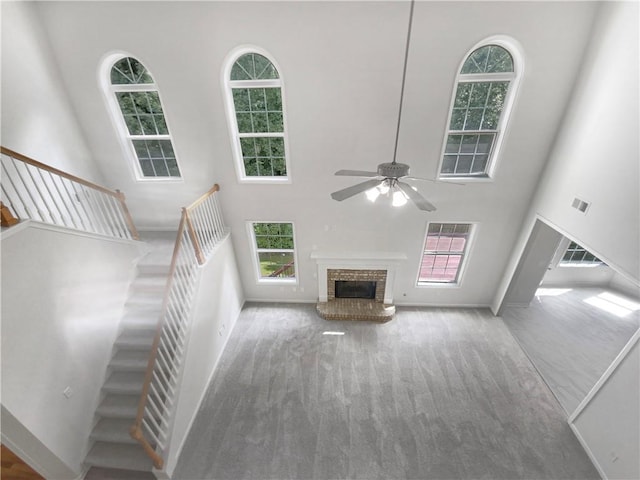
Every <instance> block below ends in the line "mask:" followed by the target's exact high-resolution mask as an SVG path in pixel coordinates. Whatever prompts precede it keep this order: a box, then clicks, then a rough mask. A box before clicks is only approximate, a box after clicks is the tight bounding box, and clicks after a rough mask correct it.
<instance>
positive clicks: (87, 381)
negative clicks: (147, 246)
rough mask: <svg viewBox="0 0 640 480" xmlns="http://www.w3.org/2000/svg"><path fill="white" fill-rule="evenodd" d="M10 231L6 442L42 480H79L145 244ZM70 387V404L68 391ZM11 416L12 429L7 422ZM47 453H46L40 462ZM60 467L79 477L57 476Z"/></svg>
mask: <svg viewBox="0 0 640 480" xmlns="http://www.w3.org/2000/svg"><path fill="white" fill-rule="evenodd" d="M13 228H18V227H13ZM20 228H22V227H20ZM6 233H8V232H3V238H2V397H1V399H0V401H1V403H2V412H3V418H2V419H3V423H2V438H3V440H5V439H7V440H8V442H9V443H10V444H11V445H12V446H13V447H15V448H16V449H18V450H19V452H21V454H22V455H23V456H24V458H25V460H28V459H29V458H32V459H34V460H35V461H37V462H38V463H39V465H38V469H39V471H41V473H42V474H43V475H44V476H45V478H47V479H61V480H68V479H69V478H74V477H75V476H77V475H79V474H80V473H81V468H82V462H83V460H84V457H85V454H86V449H87V446H88V439H89V434H90V432H91V428H92V426H93V422H94V413H95V409H96V406H97V403H98V399H99V394H100V388H101V387H102V384H103V381H104V375H105V370H106V367H107V363H108V361H109V357H110V354H111V348H112V346H113V341H114V339H115V337H116V333H117V328H118V323H119V321H120V318H121V316H122V311H123V307H124V302H125V299H126V296H127V292H128V287H129V284H130V283H131V279H132V278H133V275H134V264H135V261H136V259H137V258H138V257H139V256H140V255H141V253H142V251H143V250H142V246H143V244H141V243H139V242H132V241H121V240H110V239H105V238H100V237H97V236H91V235H86V234H77V233H70V232H68V231H64V230H62V229H58V228H57V227H50V226H47V225H43V224H37V223H35V222H29V224H28V225H27V226H26V227H24V228H22V229H21V230H19V231H17V233H14V234H11V235H10V236H7V235H6ZM67 388H70V396H69V398H67V397H66V396H65V394H64V393H63V392H64V391H65V390H66V389H67ZM5 413H7V414H9V415H5ZM5 417H6V418H11V419H13V420H15V422H7V423H5V422H4V420H5ZM45 449H46V450H48V451H49V452H50V455H49V454H47V455H44V456H43V455H42V454H41V453H42V452H43V451H46V450H45ZM18 450H16V451H18ZM34 467H35V465H34ZM64 468H66V469H67V470H68V471H69V472H73V474H74V476H73V477H69V476H60V471H61V469H64ZM43 470H44V471H43Z"/></svg>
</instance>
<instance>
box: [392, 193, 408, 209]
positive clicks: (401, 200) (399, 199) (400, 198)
mask: <svg viewBox="0 0 640 480" xmlns="http://www.w3.org/2000/svg"><path fill="white" fill-rule="evenodd" d="M406 203H407V196H406V195H405V194H404V192H402V191H400V190H396V191H395V192H393V200H392V201H391V205H393V206H394V207H402V206H403V205H406Z"/></svg>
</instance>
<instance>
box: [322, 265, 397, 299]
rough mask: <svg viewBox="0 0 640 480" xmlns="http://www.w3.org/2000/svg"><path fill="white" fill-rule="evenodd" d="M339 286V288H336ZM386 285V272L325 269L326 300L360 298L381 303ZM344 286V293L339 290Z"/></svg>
mask: <svg viewBox="0 0 640 480" xmlns="http://www.w3.org/2000/svg"><path fill="white" fill-rule="evenodd" d="M338 285H340V286H338ZM386 285H387V271H386V270H364V269H362V270H351V269H345V268H329V269H327V300H328V301H331V300H335V299H336V298H361V299H369V301H372V302H378V303H383V302H384V298H385V289H386ZM345 286H346V292H345V293H343V291H342V290H341V289H344V288H345Z"/></svg>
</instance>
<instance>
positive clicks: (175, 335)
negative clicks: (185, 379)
mask: <svg viewBox="0 0 640 480" xmlns="http://www.w3.org/2000/svg"><path fill="white" fill-rule="evenodd" d="M218 190H219V187H218V185H217V184H216V185H214V186H213V188H212V189H211V190H209V191H208V192H207V193H206V194H204V195H203V196H202V197H200V198H199V199H198V200H196V201H195V202H194V203H193V204H191V205H190V206H189V207H187V208H183V209H182V218H181V220H180V226H179V227H178V235H177V238H176V244H175V247H174V250H173V257H172V259H171V267H170V270H169V279H168V281H167V287H166V290H165V296H164V301H163V306H162V314H161V315H160V318H159V320H158V327H157V329H156V335H155V337H154V340H153V345H152V348H151V354H150V357H149V362H148V364H147V371H146V373H145V379H144V386H143V388H142V394H141V396H140V402H139V403H138V413H137V416H136V420H135V422H134V424H133V425H132V426H131V429H130V433H131V436H132V437H133V438H134V439H136V440H137V441H138V442H139V443H140V444H141V445H142V447H143V448H144V450H145V451H146V452H147V454H148V455H149V457H151V459H152V460H153V464H154V466H155V467H156V468H162V466H163V465H164V458H163V454H164V452H165V450H166V447H167V442H168V440H169V435H170V431H171V425H172V423H171V422H172V415H173V411H174V408H173V407H174V402H175V399H176V391H177V389H178V382H179V376H180V371H181V366H182V361H183V359H184V354H185V345H186V341H187V338H188V330H189V320H190V314H191V301H192V299H193V295H194V292H195V286H196V280H197V275H198V265H199V264H203V263H205V261H206V260H207V258H208V256H209V255H210V254H211V252H212V251H213V248H214V247H215V246H216V245H217V244H218V243H219V242H220V241H221V240H222V238H223V237H224V235H226V233H227V229H226V227H225V225H224V222H223V219H222V214H221V212H220V207H219V205H218V198H217V195H216V192H217V191H218Z"/></svg>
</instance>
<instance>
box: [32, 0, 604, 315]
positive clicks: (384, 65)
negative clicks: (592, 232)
mask: <svg viewBox="0 0 640 480" xmlns="http://www.w3.org/2000/svg"><path fill="white" fill-rule="evenodd" d="M38 6H39V8H40V9H41V11H42V13H43V15H42V18H43V20H44V22H45V29H46V32H47V34H48V36H49V38H50V41H51V45H52V48H53V50H54V51H55V54H56V58H57V61H58V62H59V64H60V67H61V70H62V71H63V72H64V73H63V75H64V79H65V83H66V84H67V86H68V87H69V88H68V90H69V92H70V96H71V97H72V102H73V104H74V106H75V108H76V110H77V112H78V116H79V117H80V118H81V119H82V124H83V125H84V126H85V128H86V131H87V139H88V142H89V144H90V145H91V149H92V151H93V152H94V154H95V155H96V159H97V161H99V162H100V163H101V165H104V166H105V175H108V176H109V182H110V183H111V184H113V185H114V186H117V187H119V188H121V189H122V190H123V191H125V193H127V198H128V203H129V205H130V207H131V210H132V214H133V217H134V219H135V220H136V222H137V223H138V224H139V225H140V226H141V227H145V226H154V225H176V224H177V221H178V216H179V208H178V207H179V206H183V205H186V204H188V203H190V202H191V201H192V200H193V199H194V198H196V197H197V196H199V195H200V194H201V193H202V192H204V191H205V190H207V189H208V188H209V187H210V186H211V184H212V183H214V182H218V183H220V185H221V191H220V195H221V200H222V208H223V213H224V215H225V219H226V220H227V222H228V224H229V226H230V227H231V231H232V232H233V243H234V248H235V250H236V252H237V254H238V268H239V271H240V277H241V279H242V282H243V287H244V290H245V293H246V295H247V298H252V299H259V300H266V301H275V300H288V301H306V302H313V301H316V300H317V298H318V285H317V279H316V278H315V275H316V265H315V261H313V260H312V259H310V254H311V252H313V251H314V250H318V251H328V252H331V251H341V252H342V251H346V252H349V251H352V252H360V251H384V252H400V253H402V254H405V255H407V261H406V262H403V263H402V264H401V265H400V266H399V268H398V275H397V281H396V284H395V286H394V287H395V291H394V298H395V299H397V302H398V303H405V304H421V305H488V304H489V303H490V302H491V300H492V298H493V296H494V294H495V290H496V287H497V285H498V283H499V281H500V279H501V276H502V273H503V271H504V268H505V265H506V262H507V255H508V252H510V251H511V250H512V248H513V244H514V241H515V239H516V238H517V236H518V233H519V231H520V228H521V222H522V218H523V215H525V213H526V212H527V210H528V208H529V206H530V200H531V198H532V196H533V194H534V191H535V188H536V185H537V181H538V178H539V175H540V173H541V171H542V169H543V167H544V163H545V161H546V159H547V155H548V152H549V149H550V146H551V143H552V140H553V138H554V136H555V134H556V132H557V130H558V126H559V122H560V120H561V117H562V113H563V111H564V108H565V105H566V102H567V100H568V98H569V95H570V93H571V89H572V87H573V83H574V79H575V76H576V72H577V70H578V68H579V66H580V60H581V58H582V55H583V50H584V47H585V45H586V43H587V40H588V38H589V34H590V27H591V24H592V20H593V17H594V14H595V11H596V7H597V5H596V3H595V2H475V1H471V2H427V1H424V2H417V3H416V7H415V17H414V22H415V23H414V27H415V28H414V29H413V33H412V35H413V39H412V44H411V51H410V56H409V64H408V71H407V88H406V91H405V92H406V97H405V104H404V108H403V119H402V126H401V134H400V141H399V146H398V158H397V160H398V161H400V162H405V163H408V164H410V165H411V173H412V174H413V175H416V176H421V177H427V178H433V177H434V175H435V174H436V171H437V168H438V163H439V157H440V150H441V147H442V142H443V138H444V132H445V130H446V123H447V115H448V111H449V104H450V100H451V96H452V91H453V88H454V81H455V76H456V71H457V70H458V68H459V67H460V63H461V61H462V59H463V57H464V56H465V55H466V54H467V53H468V51H469V49H471V48H472V47H473V46H474V45H475V44H476V43H477V42H478V41H480V40H482V39H485V38H487V37H490V36H492V35H496V34H503V35H509V36H511V37H513V38H514V39H515V40H516V41H517V42H518V43H519V44H520V45H521V46H522V50H523V52H524V60H525V73H524V77H523V79H522V82H521V84H520V90H519V94H518V96H517V98H516V102H515V108H514V111H513V116H512V118H511V122H510V125H509V131H508V132H507V135H506V137H505V143H504V144H503V148H502V150H501V152H502V153H501V159H500V163H499V166H498V168H497V170H496V176H495V178H494V180H493V181H490V182H474V183H471V182H470V183H469V184H468V185H467V186H465V187H464V188H462V187H456V186H452V185H447V184H443V183H442V182H438V183H428V182H421V183H416V185H417V187H418V188H419V189H420V191H421V192H422V193H423V194H424V195H425V196H426V197H427V198H428V199H429V200H431V201H432V202H433V203H434V204H435V205H436V206H437V207H438V210H437V211H436V212H434V213H429V214H427V213H425V212H421V211H419V210H417V209H416V208H415V207H413V206H412V205H407V206H406V207H405V208H402V209H395V208H391V207H389V206H384V205H378V204H376V205H372V204H370V203H369V202H368V201H367V200H366V199H364V196H363V195H360V196H358V197H354V198H351V199H349V200H346V201H344V202H336V201H334V200H332V199H331V198H330V196H329V195H330V193H331V192H332V191H335V190H338V189H341V188H344V187H346V186H347V185H350V184H351V183H352V182H355V181H357V179H348V178H345V177H336V176H334V172H335V171H337V170H339V169H344V168H350V169H360V170H372V169H375V168H376V165H377V164H379V163H381V162H389V161H391V156H392V155H393V150H394V148H393V147H394V140H395V133H396V123H397V113H398V101H399V97H400V83H401V78H402V67H403V59H404V48H405V40H406V33H407V30H406V29H407V20H408V13H409V3H408V2H398V1H373V2H348V1H337V2H322V1H317V2H316V1H312V2H276V1H265V2H236V1H220V2H39V5H38ZM451 25H455V28H451ZM158 32H163V34H162V35H158ZM247 44H249V45H257V46H259V47H261V48H263V49H265V50H266V51H268V52H269V53H270V54H271V55H272V56H273V58H274V59H275V60H276V61H277V62H278V64H279V66H280V67H281V72H280V73H281V76H282V78H283V82H284V93H285V98H286V107H287V112H286V113H287V119H288V127H289V132H288V133H289V144H290V147H291V148H290V159H291V174H292V183H291V184H288V185H250V184H238V182H237V178H236V172H235V170H234V162H233V160H232V156H231V142H230V137H229V132H228V126H227V120H226V117H225V109H224V103H223V91H222V86H221V75H222V69H223V66H224V63H223V62H224V59H225V58H226V56H227V55H228V53H229V52H230V51H231V50H233V49H234V48H236V47H238V46H239V45H247ZM114 50H119V51H126V52H130V53H131V54H133V55H136V56H138V57H139V58H140V59H141V60H142V61H143V62H145V64H146V65H147V66H148V67H149V69H150V70H151V71H152V73H153V75H154V77H155V79H156V81H157V84H158V86H159V88H160V91H161V95H162V101H163V105H164V109H165V113H166V116H167V119H168V122H169V128H170V129H171V132H172V135H173V138H174V141H175V142H174V143H175V147H176V151H177V153H178V155H179V159H180V165H181V167H182V173H183V181H182V182H175V183H166V182H165V183H160V184H158V183H155V182H136V181H135V180H134V178H133V175H132V174H131V168H130V166H129V164H128V161H127V160H126V159H125V158H123V156H122V148H121V145H120V142H119V141H118V137H117V136H116V134H115V131H114V128H113V125H112V122H111V120H110V118H109V115H108V112H107V110H106V108H105V102H104V98H103V94H102V92H101V91H100V89H99V87H98V79H97V74H98V68H99V65H100V61H101V59H102V58H103V57H104V55H105V54H107V53H108V52H111V51H114ZM550 85H552V86H553V88H550ZM541 106H544V107H543V108H542V107H541ZM532 132H535V134H532ZM248 220H257V221H293V222H294V223H295V229H296V242H297V247H298V256H297V258H298V265H297V266H298V273H299V283H298V285H296V286H295V289H294V287H293V286H281V285H278V286H268V285H264V284H258V283H257V282H256V280H255V272H254V266H253V264H252V262H253V257H252V255H251V247H250V244H249V238H248V235H247V233H246V227H245V222H246V221H248ZM428 221H436V222H437V221H442V222H477V223H478V229H477V235H476V239H475V241H474V242H473V246H472V250H471V253H470V255H469V257H468V258H469V263H468V264H467V267H466V269H465V274H464V277H463V280H462V284H461V285H460V286H458V287H454V288H450V287H437V288H419V287H417V286H416V280H417V274H418V266H419V260H420V257H421V253H420V252H421V249H422V246H423V245H422V244H423V241H424V236H425V229H426V224H427V222H428Z"/></svg>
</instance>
